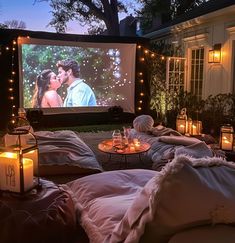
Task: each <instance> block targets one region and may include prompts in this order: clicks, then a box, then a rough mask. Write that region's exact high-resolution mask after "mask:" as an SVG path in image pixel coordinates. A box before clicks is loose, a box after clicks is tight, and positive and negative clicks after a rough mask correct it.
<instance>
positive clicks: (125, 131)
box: [123, 126, 131, 141]
mask: <svg viewBox="0 0 235 243" xmlns="http://www.w3.org/2000/svg"><path fill="white" fill-rule="evenodd" d="M130 132H131V126H127V127H123V133H124V136H125V137H126V138H127V140H128V141H129V140H130Z"/></svg>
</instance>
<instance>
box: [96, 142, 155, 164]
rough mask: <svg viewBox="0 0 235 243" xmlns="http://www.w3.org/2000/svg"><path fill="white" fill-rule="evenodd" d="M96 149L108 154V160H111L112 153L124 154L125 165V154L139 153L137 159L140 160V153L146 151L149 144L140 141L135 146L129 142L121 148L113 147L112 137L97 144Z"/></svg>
mask: <svg viewBox="0 0 235 243" xmlns="http://www.w3.org/2000/svg"><path fill="white" fill-rule="evenodd" d="M98 149H99V150H100V151H102V152H104V153H107V154H108V155H109V160H108V161H110V160H111V157H112V155H122V156H124V160H125V165H126V167H127V156H131V155H139V160H140V161H142V160H141V154H143V153H146V152H147V151H148V150H149V149H150V144H149V143H145V142H140V144H139V146H135V145H134V144H133V143H129V144H128V145H127V146H123V147H122V148H115V147H113V142H112V139H107V140H104V141H102V142H101V143H99V144H98Z"/></svg>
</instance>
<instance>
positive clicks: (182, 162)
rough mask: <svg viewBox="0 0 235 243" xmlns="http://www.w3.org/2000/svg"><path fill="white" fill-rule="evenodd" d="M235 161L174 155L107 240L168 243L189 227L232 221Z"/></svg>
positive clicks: (234, 214)
mask: <svg viewBox="0 0 235 243" xmlns="http://www.w3.org/2000/svg"><path fill="white" fill-rule="evenodd" d="M234 178H235V165H234V163H232V162H227V161H225V160H223V159H221V158H204V159H202V158H201V159H192V158H190V157H187V156H183V155H181V156H178V157H176V158H175V159H174V160H173V161H172V162H170V163H168V164H167V165H166V166H165V167H164V168H163V170H162V171H161V172H159V173H157V174H156V176H155V177H153V178H152V179H151V180H149V182H148V183H147V184H146V185H145V186H144V188H143V190H142V191H141V192H140V193H139V195H138V196H136V198H135V199H134V201H133V203H132V205H131V206H130V207H129V208H128V209H127V211H126V214H125V216H124V217H123V219H122V220H121V221H120V222H119V223H118V224H117V225H116V226H115V228H114V229H113V230H112V232H110V235H109V236H108V238H107V242H122V241H123V242H148V243H151V242H159V243H161V242H162V243H163V242H168V241H169V240H170V238H171V236H173V235H174V234H176V233H178V232H180V231H182V230H186V229H189V228H192V227H196V226H201V225H212V224H219V223H223V224H230V223H235V210H234V208H235V179H234Z"/></svg>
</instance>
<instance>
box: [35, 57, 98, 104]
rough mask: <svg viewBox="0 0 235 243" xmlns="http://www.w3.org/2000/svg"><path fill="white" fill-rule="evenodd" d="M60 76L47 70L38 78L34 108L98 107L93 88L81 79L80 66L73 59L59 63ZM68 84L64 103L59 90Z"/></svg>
mask: <svg viewBox="0 0 235 243" xmlns="http://www.w3.org/2000/svg"><path fill="white" fill-rule="evenodd" d="M56 66H57V68H58V75H56V74H55V73H54V72H53V71H52V70H51V69H45V70H43V71H42V72H41V74H40V75H38V76H37V79H36V85H35V91H34V95H33V108H50V107H78V106H96V97H95V94H94V92H93V90H92V89H91V87H90V86H89V85H88V84H86V83H85V82H84V80H83V79H80V78H79V76H80V66H79V64H78V63H77V62H76V61H75V60H72V59H67V60H62V61H58V62H57V64H56ZM62 84H66V85H67V86H68V88H67V96H66V97H65V99H64V102H63V100H62V98H61V96H60V95H59V94H58V93H57V90H58V89H59V88H60V86H61V85H62Z"/></svg>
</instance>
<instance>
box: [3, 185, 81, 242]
mask: <svg viewBox="0 0 235 243" xmlns="http://www.w3.org/2000/svg"><path fill="white" fill-rule="evenodd" d="M40 181H41V185H42V187H41V188H39V189H37V193H36V190H32V191H31V192H29V193H26V194H24V195H18V196H17V195H16V194H10V193H2V194H1V197H0V242H6V243H7V242H8V243H10V242H25V243H27V242H28V243H29V242H38V243H39V242H44V243H50V242H61V243H63V242H64V243H67V242H77V241H76V239H77V232H76V215H75V207H74V204H73V200H72V198H71V194H70V193H68V191H67V190H66V188H64V187H62V186H57V185H55V184H54V183H53V182H50V181H47V180H40Z"/></svg>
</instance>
